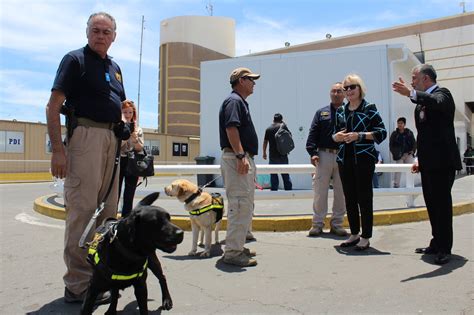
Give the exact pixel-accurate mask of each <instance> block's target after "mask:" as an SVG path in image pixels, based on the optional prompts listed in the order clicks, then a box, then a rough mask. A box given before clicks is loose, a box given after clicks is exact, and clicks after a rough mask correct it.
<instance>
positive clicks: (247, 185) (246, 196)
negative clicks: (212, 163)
mask: <svg viewBox="0 0 474 315" xmlns="http://www.w3.org/2000/svg"><path fill="white" fill-rule="evenodd" d="M248 160H249V162H250V170H249V173H248V174H246V175H240V174H238V173H237V158H236V157H235V154H234V153H233V152H223V153H222V156H221V172H222V177H223V178H224V186H225V191H226V195H227V235H226V239H225V256H226V257H234V256H237V255H238V254H240V253H241V252H242V250H243V248H244V244H245V237H246V235H247V230H248V229H249V227H250V226H251V222H252V216H253V208H254V195H255V176H256V171H257V169H256V167H255V162H254V160H253V159H251V158H248Z"/></svg>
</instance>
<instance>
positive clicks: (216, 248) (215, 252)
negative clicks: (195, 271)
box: [163, 244, 224, 260]
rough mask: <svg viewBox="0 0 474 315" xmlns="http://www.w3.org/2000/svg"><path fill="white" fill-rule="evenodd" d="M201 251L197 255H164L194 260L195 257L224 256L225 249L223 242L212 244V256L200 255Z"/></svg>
mask: <svg viewBox="0 0 474 315" xmlns="http://www.w3.org/2000/svg"><path fill="white" fill-rule="evenodd" d="M199 247H201V246H199ZM201 253H202V252H197V253H196V255H195V256H189V255H166V256H163V257H164V258H169V259H173V260H194V259H197V260H200V259H209V258H212V257H218V256H222V254H223V253H224V251H223V250H222V246H221V244H212V245H211V256H210V257H200V256H199V255H200V254H201Z"/></svg>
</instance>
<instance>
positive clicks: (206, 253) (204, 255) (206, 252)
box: [199, 250, 211, 258]
mask: <svg viewBox="0 0 474 315" xmlns="http://www.w3.org/2000/svg"><path fill="white" fill-rule="evenodd" d="M199 256H200V257H203V258H207V257H211V252H210V251H206V250H205V251H203V252H202V253H201V254H200V255H199Z"/></svg>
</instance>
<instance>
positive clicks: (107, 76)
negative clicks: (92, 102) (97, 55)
mask: <svg viewBox="0 0 474 315" xmlns="http://www.w3.org/2000/svg"><path fill="white" fill-rule="evenodd" d="M105 81H107V82H110V74H109V73H108V72H106V73H105Z"/></svg>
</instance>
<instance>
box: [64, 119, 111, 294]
mask: <svg viewBox="0 0 474 315" xmlns="http://www.w3.org/2000/svg"><path fill="white" fill-rule="evenodd" d="M66 149H67V167H68V170H67V176H66V180H65V182H64V201H65V205H66V230H65V233H64V262H65V264H66V268H67V270H66V274H65V275H64V277H63V280H64V284H65V285H66V287H67V288H68V289H69V290H70V291H71V292H72V293H74V294H81V293H82V292H83V291H85V290H86V289H87V286H88V284H89V280H90V277H91V275H92V268H91V265H90V264H89V263H88V262H87V261H86V257H87V250H86V249H82V248H80V247H79V239H80V238H81V235H82V233H83V232H84V229H85V228H86V226H87V224H88V223H89V220H90V219H91V217H92V215H93V213H94V211H95V210H96V208H97V207H98V206H99V204H100V202H101V201H102V199H103V198H104V196H105V194H106V193H107V189H108V188H109V185H110V181H111V179H112V172H113V169H114V161H115V153H116V149H117V138H116V137H115V135H114V133H113V131H111V130H108V129H101V128H93V127H83V126H79V127H77V128H76V129H75V130H74V134H73V136H72V138H71V139H70V141H69V143H68V145H67V148H66ZM118 171H119V169H118V168H117V174H116V175H115V179H114V183H113V187H112V190H111V192H110V195H109V197H108V199H107V201H106V203H105V208H104V210H103V211H102V213H101V215H100V216H99V217H98V218H97V221H96V225H97V226H98V225H100V224H101V223H102V221H103V220H104V219H105V218H108V217H116V215H117V199H118ZM95 228H96V227H95V226H94V227H93V228H92V230H91V234H90V235H92V233H93V230H95ZM90 237H91V236H89V238H88V240H90Z"/></svg>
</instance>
